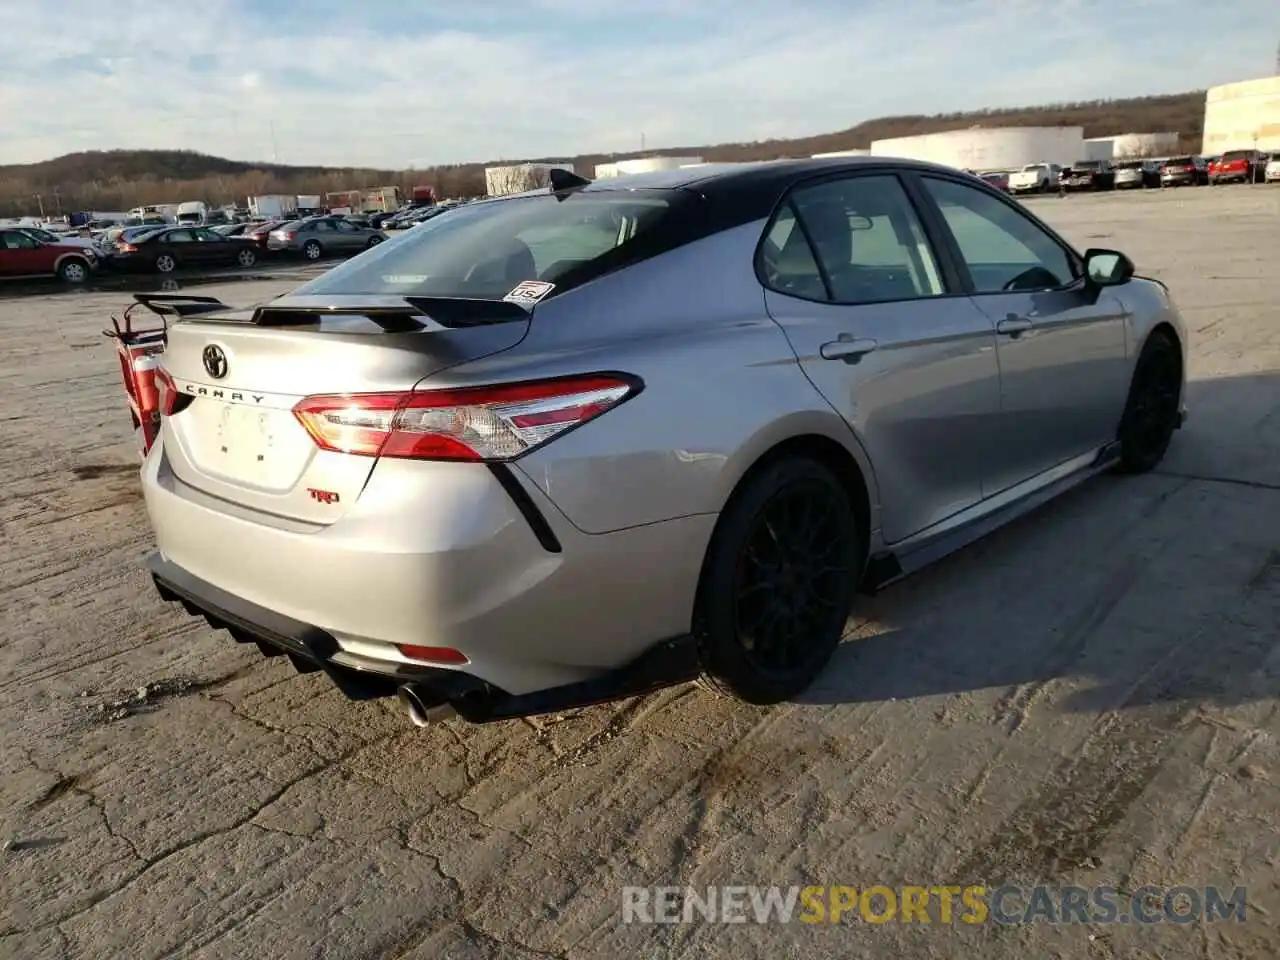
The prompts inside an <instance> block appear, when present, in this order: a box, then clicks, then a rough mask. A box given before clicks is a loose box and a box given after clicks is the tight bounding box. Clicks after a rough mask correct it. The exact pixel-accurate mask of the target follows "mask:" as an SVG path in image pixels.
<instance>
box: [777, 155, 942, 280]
mask: <svg viewBox="0 0 1280 960" xmlns="http://www.w3.org/2000/svg"><path fill="white" fill-rule="evenodd" d="M789 205H790V206H792V207H794V210H795V213H796V215H798V217H799V220H800V223H801V224H803V226H804V228H805V232H806V233H807V235H808V240H809V241H810V242H811V243H812V245H813V253H814V254H815V255H816V259H817V262H818V263H819V264H821V266H822V272H823V274H825V280H826V283H827V284H828V286H829V293H830V298H831V299H832V300H834V301H836V302H837V303H848V304H859V303H883V302H885V301H889V300H912V299H916V298H919V297H936V296H940V295H941V294H942V293H944V292H945V291H944V288H943V284H942V280H941V277H940V274H939V271H938V266H937V262H936V260H935V259H934V256H933V251H932V250H930V248H929V243H928V241H927V240H926V239H925V234H924V230H923V229H922V228H921V226H920V222H919V220H918V219H917V218H916V215H915V210H914V209H913V208H912V206H911V201H910V200H909V199H908V198H907V194H906V191H905V190H903V188H902V184H901V183H900V182H899V180H898V178H897V177H894V176H866V177H849V178H847V179H844V180H830V181H827V182H825V183H820V184H816V185H814V186H811V187H801V188H799V189H797V190H796V191H795V192H794V193H793V194H792V197H791V201H790V204H789ZM780 223H781V217H780V218H779V221H778V222H776V223H775V225H774V229H777V227H778V226H779V225H780ZM770 232H771V234H772V232H773V231H772V230H771V231H770ZM793 232H794V231H793ZM788 240H790V236H788ZM782 249H785V248H782ZM795 256H796V257H798V254H796V255H795ZM792 262H793V263H795V264H797V265H798V264H799V259H793V260H792Z"/></svg>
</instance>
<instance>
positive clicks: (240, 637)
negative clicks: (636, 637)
mask: <svg viewBox="0 0 1280 960" xmlns="http://www.w3.org/2000/svg"><path fill="white" fill-rule="evenodd" d="M147 566H148V568H149V569H150V571H151V577H152V580H153V581H154V583H155V586H156V590H157V592H158V593H159V594H160V597H161V599H163V600H167V601H172V602H177V603H181V604H182V605H183V606H184V607H185V608H186V610H187V612H189V613H191V614H193V615H195V616H202V617H204V618H205V620H207V621H208V622H209V624H210V625H211V626H213V627H214V628H216V629H220V630H226V631H227V632H229V633H230V634H231V636H232V637H233V638H235V640H236V641H237V642H240V643H254V644H256V645H257V646H258V647H259V649H261V650H262V652H263V653H264V654H266V655H267V656H275V655H279V654H285V655H288V656H289V658H290V659H291V660H292V661H293V663H294V666H296V667H297V668H298V669H299V670H300V671H301V672H303V673H310V672H316V671H323V672H324V673H325V674H326V675H328V677H329V679H331V680H332V681H333V682H334V683H335V684H336V685H337V687H338V689H339V690H341V691H342V692H343V693H344V694H345V695H346V696H347V697H349V698H350V699H352V700H369V699H375V698H378V697H385V696H391V695H393V694H395V693H396V692H397V691H398V690H399V689H400V688H401V687H403V686H408V687H411V688H412V689H413V690H414V692H415V694H416V696H417V698H418V699H419V701H420V702H422V703H423V704H424V705H427V706H431V707H434V706H441V705H445V704H447V705H449V706H450V707H452V708H453V709H454V711H455V712H457V713H458V714H459V715H460V716H461V717H462V718H463V719H465V720H469V721H471V722H472V723H488V722H491V721H495V720H509V719H513V718H515V717H524V716H531V715H534V714H539V713H552V712H557V711H561V710H572V709H576V708H580V707H586V706H591V705H592V704H596V703H604V702H606V701H609V700H614V699H617V698H619V697H626V696H634V695H637V694H642V693H648V692H650V691H652V690H656V689H660V688H662V687H665V686H670V685H671V684H674V683H681V682H683V681H687V680H692V679H693V678H694V677H696V676H697V674H698V670H699V660H698V654H697V644H696V643H695V641H694V640H693V638H692V637H691V636H690V635H688V634H685V635H682V636H679V637H674V638H672V639H670V640H666V641H663V642H661V643H656V644H654V645H653V646H652V647H650V648H649V649H647V650H645V651H644V652H643V653H641V654H640V656H638V657H636V658H635V659H634V660H632V661H630V662H628V663H625V664H623V665H622V666H620V667H618V668H616V669H613V670H608V671H604V672H602V673H601V674H599V675H598V676H595V677H592V678H590V679H588V680H584V681H577V682H573V683H568V684H564V685H562V686H558V687H552V688H548V689H545V690H537V691H533V692H530V693H526V694H512V693H510V692H509V691H506V690H503V689H501V688H500V687H497V686H494V685H493V684H491V683H488V682H486V681H484V680H482V679H480V678H479V677H476V676H474V675H473V674H470V673H467V672H466V671H462V670H445V669H440V668H436V667H425V666H409V665H396V666H394V667H389V666H388V665H387V664H385V663H381V662H378V661H376V660H371V659H369V658H365V657H359V656H355V655H352V654H350V653H347V652H344V651H343V650H342V648H341V646H340V645H339V643H338V641H337V640H336V639H335V638H334V637H333V635H332V634H329V633H326V632H325V631H324V630H321V629H319V628H318V627H314V626H312V625H310V624H306V623H302V622H301V621H298V620H292V619H290V618H288V617H283V616H281V615H280V614H278V613H274V612H272V611H271V610H268V609H266V608H265V607H259V606H255V605H254V604H250V603H246V602H245V601H244V600H241V599H240V598H238V597H235V596H232V595H231V594H229V593H227V592H226V591H224V590H220V589H219V588H217V587H215V586H214V585H213V584H210V583H205V582H203V581H201V580H198V579H196V578H195V577H192V576H191V575H190V574H189V573H187V572H186V571H185V570H183V569H182V568H181V567H178V566H176V565H174V564H172V563H170V562H169V561H167V560H165V559H164V558H163V557H162V556H160V554H158V553H153V554H152V555H151V556H150V557H148V558H147Z"/></svg>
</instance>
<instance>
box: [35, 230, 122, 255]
mask: <svg viewBox="0 0 1280 960" xmlns="http://www.w3.org/2000/svg"><path fill="white" fill-rule="evenodd" d="M20 229H21V230H22V231H23V232H24V233H26V234H28V235H30V236H32V237H35V239H37V240H39V241H40V242H41V243H53V244H62V245H63V246H66V247H82V248H84V249H87V250H90V251H92V253H93V255H94V257H96V258H97V259H98V260H99V261H101V260H102V258H103V257H105V256H107V255H108V253H109V251H108V249H107V247H106V246H105V245H104V244H103V243H102V242H100V241H99V240H95V239H93V238H92V237H76V236H71V235H68V234H65V233H53V232H52V231H50V230H45V229H44V228H43V227H21V228H20Z"/></svg>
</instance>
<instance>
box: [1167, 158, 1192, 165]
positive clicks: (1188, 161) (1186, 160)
mask: <svg viewBox="0 0 1280 960" xmlns="http://www.w3.org/2000/svg"><path fill="white" fill-rule="evenodd" d="M1165 163H1166V164H1168V165H1169V166H1171V167H1186V166H1190V165H1194V164H1195V159H1194V158H1193V157H1174V158H1172V159H1170V160H1166V161H1165Z"/></svg>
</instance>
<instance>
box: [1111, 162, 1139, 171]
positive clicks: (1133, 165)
mask: <svg viewBox="0 0 1280 960" xmlns="http://www.w3.org/2000/svg"><path fill="white" fill-rule="evenodd" d="M1144 163H1146V161H1145V160H1126V161H1124V163H1117V164H1116V169H1117V170H1141V169H1142V165H1143V164H1144Z"/></svg>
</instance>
